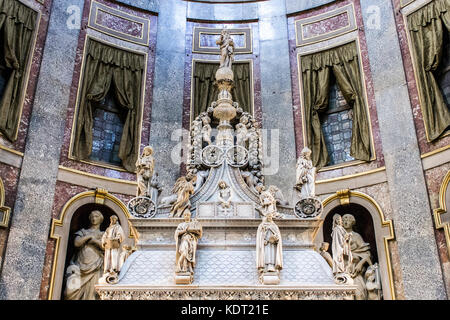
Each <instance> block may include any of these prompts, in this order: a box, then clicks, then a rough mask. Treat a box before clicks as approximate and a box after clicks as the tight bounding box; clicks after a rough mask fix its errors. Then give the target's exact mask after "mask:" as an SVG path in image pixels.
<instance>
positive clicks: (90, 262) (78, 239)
mask: <svg viewBox="0 0 450 320" xmlns="http://www.w3.org/2000/svg"><path fill="white" fill-rule="evenodd" d="M89 221H90V226H89V228H88V229H81V230H78V231H77V232H75V240H74V245H75V248H76V250H77V251H76V253H75V254H74V256H73V257H72V259H71V260H70V264H69V266H68V267H67V271H66V277H67V279H66V289H65V291H64V299H66V300H95V299H97V294H96V293H95V285H96V284H97V283H98V280H99V279H100V278H101V276H102V273H103V269H102V267H103V247H102V236H103V232H102V231H100V225H101V224H102V222H103V215H102V213H101V212H100V211H98V210H94V211H92V212H91V214H90V215H89Z"/></svg>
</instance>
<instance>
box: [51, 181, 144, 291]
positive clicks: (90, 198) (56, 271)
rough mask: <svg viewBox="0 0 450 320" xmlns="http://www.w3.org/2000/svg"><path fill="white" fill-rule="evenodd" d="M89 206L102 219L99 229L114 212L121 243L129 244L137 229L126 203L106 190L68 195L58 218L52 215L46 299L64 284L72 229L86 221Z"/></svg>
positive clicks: (80, 226)
mask: <svg viewBox="0 0 450 320" xmlns="http://www.w3.org/2000/svg"><path fill="white" fill-rule="evenodd" d="M92 210H100V211H101V212H102V214H103V217H104V220H103V223H102V226H101V230H103V231H104V230H105V229H106V228H107V227H108V225H109V217H110V216H111V215H113V214H115V215H116V216H117V217H118V218H119V221H120V225H121V226H122V228H123V230H124V232H125V239H126V240H125V241H124V244H130V245H133V244H134V242H135V239H136V238H137V233H136V231H135V229H134V228H133V226H132V225H131V223H130V222H129V221H128V219H129V218H130V215H129V212H128V210H127V208H126V206H125V205H124V204H123V203H122V202H121V201H120V200H119V199H118V198H116V197H114V196H113V195H111V194H109V193H108V192H107V191H106V190H103V189H97V190H93V191H86V192H82V193H80V194H78V195H76V196H74V197H73V198H72V199H70V200H69V201H68V202H67V203H66V204H65V205H64V207H63V209H62V211H61V215H60V218H59V219H53V221H52V227H51V231H50V237H51V238H52V239H55V240H56V247H55V255H54V259H53V268H52V274H51V279H50V289H49V294H48V299H49V300H59V299H61V298H63V297H62V291H63V288H64V273H65V270H66V267H67V264H68V262H69V261H70V259H71V257H72V254H73V243H71V241H72V242H73V233H74V232H76V231H78V230H79V229H80V228H85V227H87V225H88V224H89V220H88V216H89V214H90V212H92Z"/></svg>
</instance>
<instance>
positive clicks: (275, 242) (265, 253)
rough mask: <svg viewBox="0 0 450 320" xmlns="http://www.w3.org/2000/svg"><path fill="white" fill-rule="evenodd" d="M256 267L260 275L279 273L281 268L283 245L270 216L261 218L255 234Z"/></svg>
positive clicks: (278, 231) (278, 230)
mask: <svg viewBox="0 0 450 320" xmlns="http://www.w3.org/2000/svg"><path fill="white" fill-rule="evenodd" d="M256 267H257V269H258V272H259V273H260V274H263V273H273V272H279V271H280V270H281V269H282V268H283V245H282V240H281V233H280V229H279V228H278V226H277V225H276V224H275V223H274V222H273V216H272V214H268V215H266V216H264V217H263V221H262V222H261V224H260V225H259V227H258V231H257V233H256Z"/></svg>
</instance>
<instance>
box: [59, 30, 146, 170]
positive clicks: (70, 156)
mask: <svg viewBox="0 0 450 320" xmlns="http://www.w3.org/2000/svg"><path fill="white" fill-rule="evenodd" d="M91 40H93V41H97V42H100V43H103V44H105V45H108V46H111V47H114V48H117V49H120V50H124V51H128V52H132V53H136V54H140V55H143V56H144V61H145V67H144V70H143V77H142V90H141V105H142V111H141V115H140V124H139V132H141V134H140V135H139V146H140V145H141V141H142V126H143V117H144V108H145V103H144V101H145V91H146V85H147V68H148V53H147V52H143V51H138V50H133V49H130V48H127V47H122V46H120V45H117V44H114V43H111V42H108V41H105V40H103V39H100V38H97V37H94V36H92V35H89V34H86V36H85V39H84V43H83V60H82V62H81V72H80V78H79V79H78V88H77V98H76V101H75V108H74V112H73V120H72V128H71V134H70V143H69V151H68V155H67V157H68V159H70V160H73V161H78V162H82V163H86V164H90V165H94V166H97V167H102V168H107V169H112V170H116V171H121V172H129V171H127V170H126V169H125V168H123V167H121V166H115V165H112V164H108V163H106V162H99V161H94V160H82V159H76V158H75V157H74V156H73V143H74V138H75V137H74V136H75V124H76V120H77V115H78V109H79V107H80V96H81V87H82V85H81V84H82V82H83V80H84V73H85V62H86V57H87V51H86V47H87V44H88V41H91ZM138 152H139V151H138Z"/></svg>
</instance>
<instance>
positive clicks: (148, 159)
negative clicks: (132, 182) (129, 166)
mask: <svg viewBox="0 0 450 320" xmlns="http://www.w3.org/2000/svg"><path fill="white" fill-rule="evenodd" d="M152 154H153V148H152V147H150V146H147V147H145V148H144V151H143V152H142V156H140V157H139V158H138V160H137V161H136V174H137V184H138V189H137V196H138V197H139V196H150V182H151V179H152V176H153V171H154V168H155V160H154V158H153V156H152Z"/></svg>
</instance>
